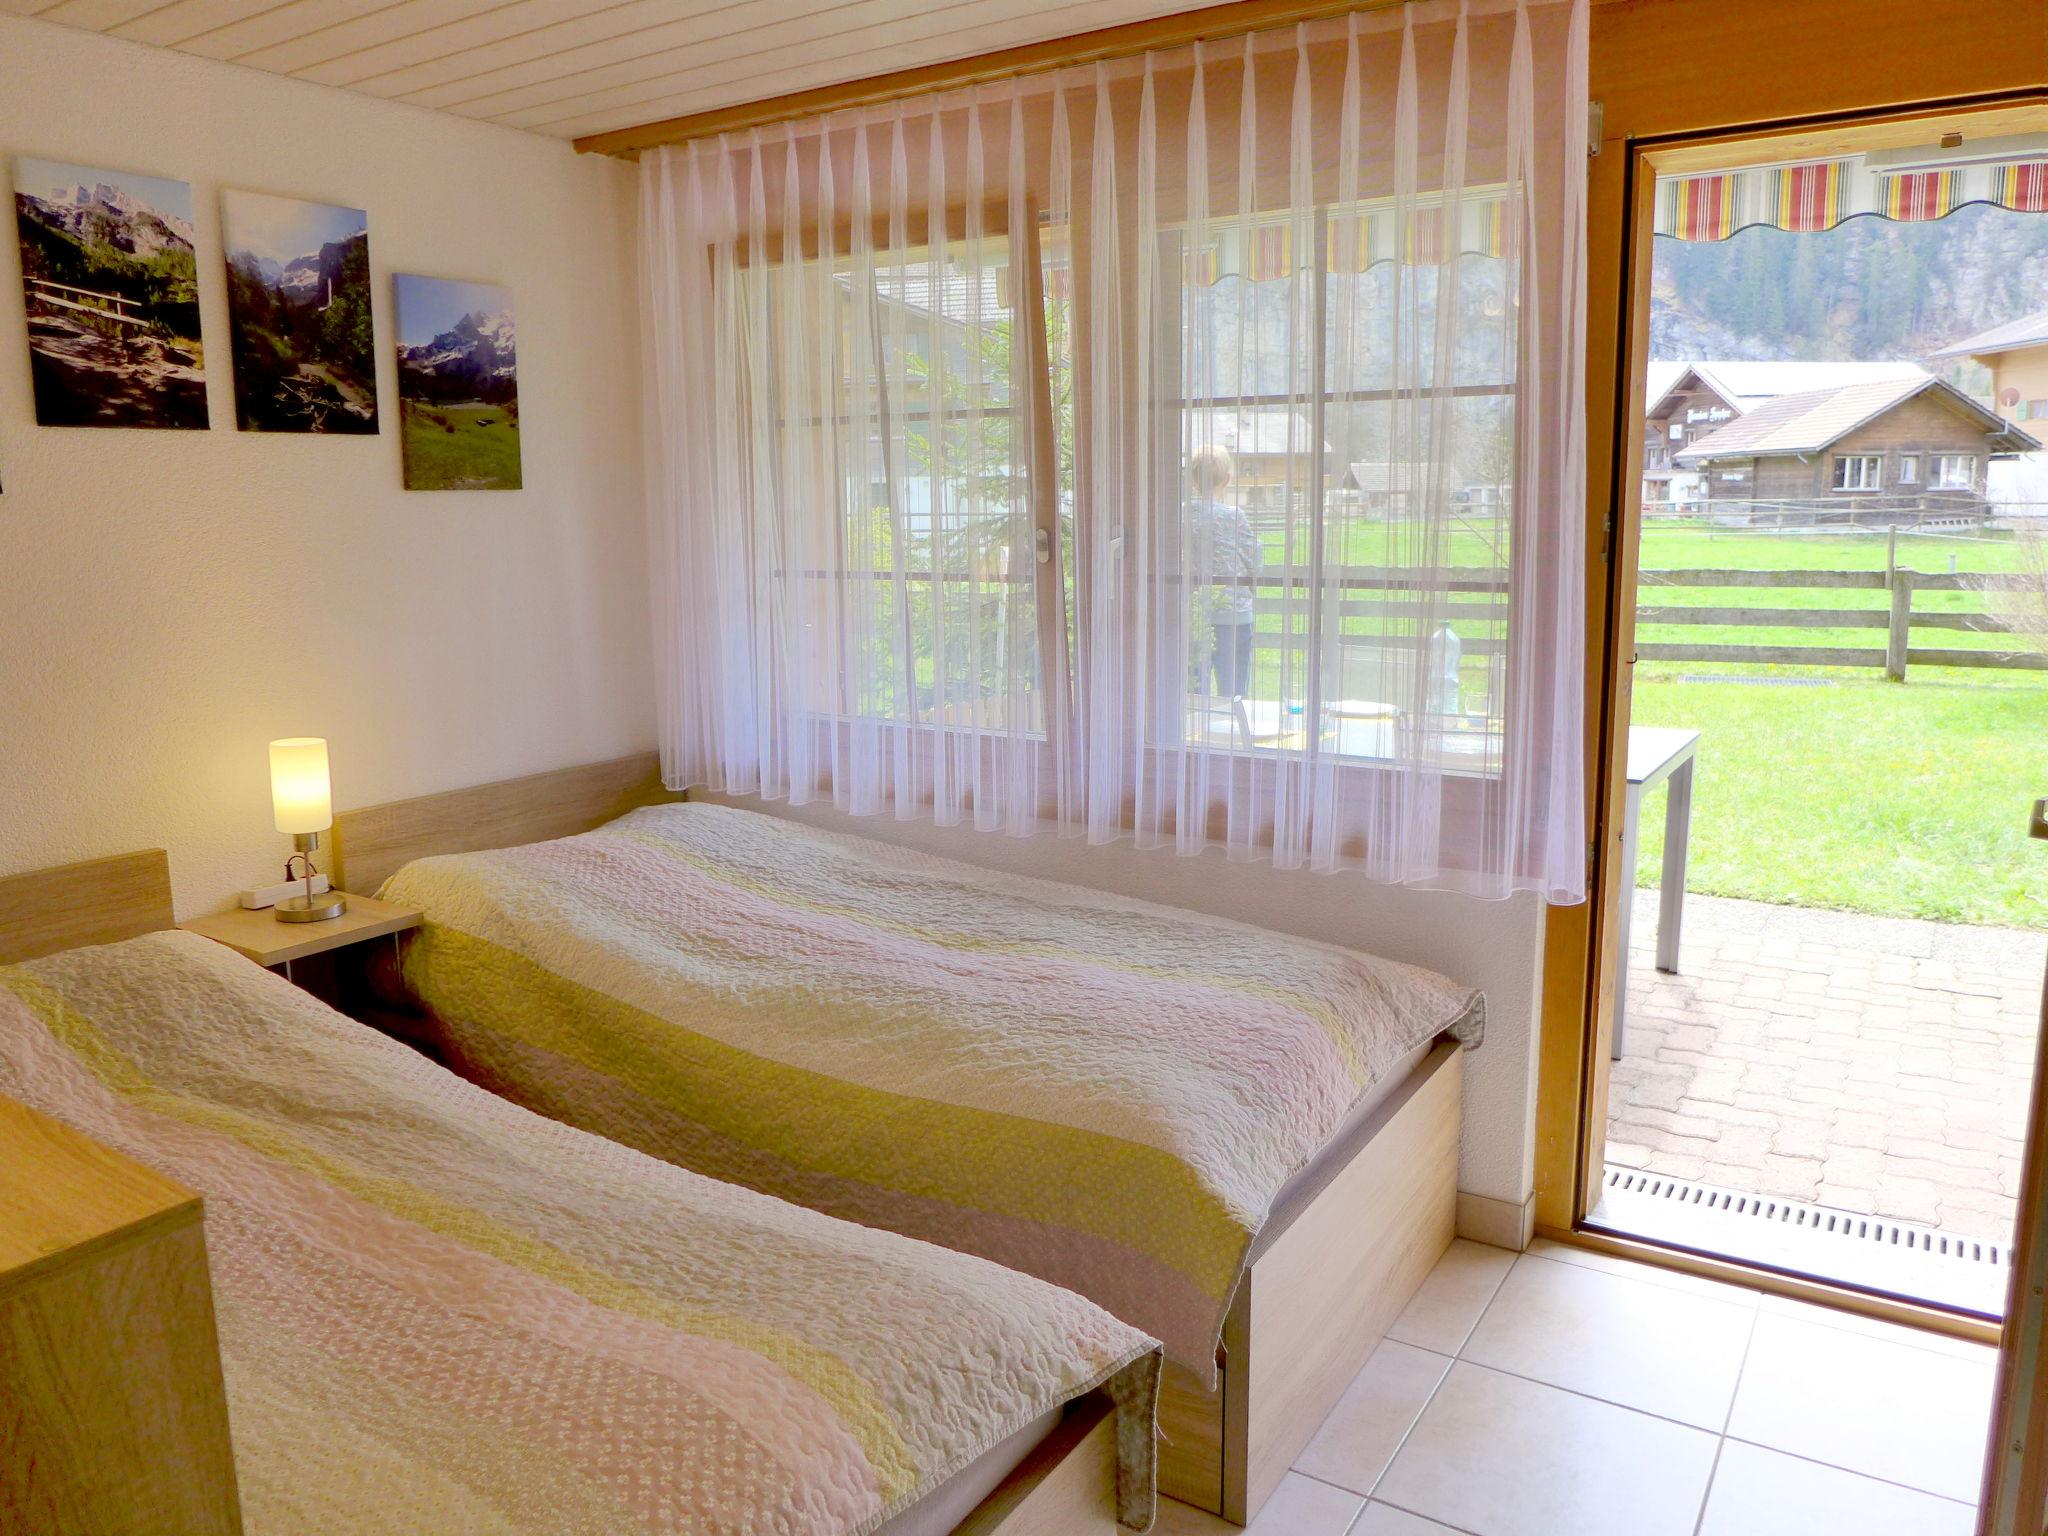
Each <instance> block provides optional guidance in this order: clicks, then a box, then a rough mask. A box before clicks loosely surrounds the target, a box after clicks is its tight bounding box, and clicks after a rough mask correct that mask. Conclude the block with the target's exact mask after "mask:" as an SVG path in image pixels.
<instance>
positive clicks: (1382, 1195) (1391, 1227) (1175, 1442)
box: [333, 753, 1462, 1525]
mask: <svg viewBox="0 0 2048 1536" xmlns="http://www.w3.org/2000/svg"><path fill="white" fill-rule="evenodd" d="M683 798H685V797H684V796H682V795H679V794H675V793H673V792H671V791H668V790H665V789H664V788H663V787H662V784H661V778H660V771H659V764H658V762H657V760H656V759H655V757H654V756H653V754H651V753H649V754H645V755H642V756H637V757H630V758H621V759H618V760H616V761H613V762H605V763H592V764H588V765H586V766H583V767H577V768H564V769H559V770H557V771H555V772H552V773H538V774H531V775H528V776H526V777H524V778H518V779H507V780H502V781H500V782H498V783H493V784H481V785H478V786H476V787H475V788H473V789H457V790H450V791H447V792H444V793H442V794H436V795H427V796H424V797H422V798H420V799H416V800H399V801H394V802H392V803H391V804H388V805H379V806H373V807H370V808H369V809H367V810H359V811H344V812H341V813H339V814H337V816H336V817H335V823H334V837H333V849H334V851H333V859H334V861H335V868H336V870H337V871H338V875H337V880H336V883H337V884H339V885H343V886H344V887H346V888H348V889H353V890H358V891H363V892H373V891H375V890H376V889H377V887H378V886H380V885H381V884H382V883H383V882H384V881H385V880H386V879H388V878H389V877H390V876H391V875H392V874H393V873H395V872H396V871H397V869H398V868H399V866H400V865H402V864H404V863H406V862H407V861H409V860H411V859H416V858H422V857H426V856H428V855H432V854H439V853H460V852H470V851H474V850H477V849H481V848H500V847H511V846H514V845H516V844H520V843H531V842H543V841H546V840H548V839H550V838H556V837H567V836H572V835H574V834H575V833H578V832H587V831H590V830H591V829H592V828H595V827H598V826H602V825H603V824H604V823H605V822H607V821H610V820H612V819H613V818H614V817H616V816H619V815H622V814H623V813H624V812H626V811H628V810H632V809H634V808H636V807H639V806H643V805H653V804H658V803H661V802H663V801H674V800H680V799H683ZM1461 1054H1462V1053H1461V1052H1460V1050H1459V1048H1458V1047H1457V1046H1456V1045H1454V1044H1452V1043H1450V1042H1448V1041H1445V1042H1442V1043H1440V1044H1439V1045H1438V1046H1437V1048H1436V1049H1434V1050H1433V1051H1432V1052H1431V1053H1430V1054H1429V1055H1428V1057H1427V1058H1426V1059H1425V1060H1424V1061H1423V1062H1422V1064H1421V1065H1420V1066H1418V1067H1417V1068H1416V1069H1415V1071H1414V1072H1413V1073H1412V1074H1411V1075H1410V1077H1409V1079H1408V1080H1407V1081H1406V1082H1405V1083H1403V1084H1401V1085H1400V1086H1399V1087H1398V1088H1396V1089H1395V1090H1394V1092H1393V1093H1392V1094H1390V1095H1389V1096H1388V1098H1387V1099H1386V1100H1385V1101H1384V1102H1383V1103H1382V1105H1381V1106H1380V1109H1379V1111H1378V1113H1377V1115H1376V1116H1375V1123H1374V1125H1373V1126H1372V1127H1371V1130H1370V1135H1369V1138H1368V1139H1365V1140H1364V1141H1363V1142H1362V1144H1361V1145H1360V1146H1359V1149H1358V1151H1357V1152H1356V1153H1355V1154H1354V1155H1353V1156H1352V1158H1351V1159H1350V1161H1349V1162H1348V1163H1346V1164H1345V1165H1344V1167H1343V1168H1342V1169H1340V1170H1339V1171H1338V1172H1337V1173H1336V1174H1335V1175H1334V1177H1332V1178H1331V1179H1330V1181H1329V1183H1328V1184H1327V1185H1326V1186H1325V1187H1324V1188H1323V1189H1322V1191H1321V1192H1320V1193H1319V1194H1317V1196H1316V1197H1315V1199H1314V1200H1313V1201H1312V1202H1311V1203H1310V1204H1309V1205H1307V1206H1306V1207H1304V1208H1303V1209H1302V1210H1301V1211H1300V1213H1299V1214H1298V1215H1297V1216H1296V1217H1295V1218H1294V1219H1293V1221H1292V1222H1291V1223H1290V1224H1289V1225H1288V1227H1287V1228H1286V1230H1285V1231H1283V1232H1281V1233H1280V1234H1279V1235H1278V1236H1277V1237H1269V1239H1268V1246H1267V1247H1266V1248H1265V1250H1264V1252H1263V1253H1261V1254H1260V1256H1259V1258H1258V1259H1257V1261H1256V1262H1255V1263H1254V1264H1253V1265H1252V1268H1251V1271H1250V1273H1249V1275H1248V1276H1247V1277H1246V1280H1245V1283H1244V1285H1243V1287H1242V1288H1241V1289H1240V1290H1239V1292H1238V1295H1237V1298H1236V1302H1235V1304H1234V1305H1233V1307H1232V1309H1231V1312H1230V1317H1229V1320H1228V1322H1227V1323H1226V1324H1225V1327H1224V1333H1223V1347H1222V1350H1221V1351H1220V1354H1219V1381H1218V1385H1217V1387H1216V1389H1215V1390H1214V1391H1211V1390H1210V1389H1208V1388H1207V1387H1206V1386H1205V1385H1204V1384H1203V1383H1202V1382H1201V1381H1200V1380H1198V1379H1197V1378H1196V1376H1195V1375H1194V1373H1193V1372H1191V1371H1188V1370H1185V1369H1183V1368H1182V1367H1180V1366H1177V1365H1174V1364H1171V1363H1169V1364H1168V1366H1167V1370H1166V1380H1165V1384H1164V1387H1163V1389H1162V1393H1161V1399H1160V1433H1161V1436H1162V1444H1161V1446H1160V1468H1159V1472H1160V1476H1159V1485H1160V1490H1161V1491H1162V1492H1163V1493H1165V1494H1167V1495H1168V1496H1169V1497H1172V1498H1175V1499H1178V1500H1180V1501H1181V1502H1183V1503H1186V1504H1192V1505H1194V1506H1195V1507H1197V1508H1199V1509H1205V1510H1208V1511H1209V1512H1211V1513H1212V1514H1217V1515H1221V1516H1222V1517H1223V1518H1225V1519H1227V1520H1231V1521H1234V1522H1236V1523H1237V1524H1239V1525H1243V1524H1245V1523H1247V1522H1248V1521H1249V1520H1250V1518H1251V1517H1252V1516H1253V1515H1254V1514H1256V1513H1257V1511H1258V1509H1259V1506H1260V1505H1261V1504H1263V1503H1264V1502H1265V1500H1266V1497H1267V1495H1269V1494H1270V1493H1271V1492H1272V1491H1273V1489H1274V1488H1275V1487H1276V1486H1277V1485H1278V1484H1279V1482H1280V1479H1281V1478H1282V1477H1283V1476H1284V1475H1285V1474H1286V1471H1287V1469H1288V1467H1289V1466H1290V1465H1291V1464H1292V1463H1293V1461H1294V1458H1295V1456H1296V1455H1297V1454H1299V1452H1300V1451H1301V1449H1302V1447H1303V1446H1305V1445H1306V1444H1307V1443H1308V1441H1309V1438H1310V1437H1311V1436H1312V1435H1313V1434H1314V1433H1315V1431H1316V1428H1317V1426H1318V1425H1320V1424H1321V1423H1322V1421H1323V1418H1324V1416H1325V1415H1326V1414H1328V1412H1329V1411H1330V1409H1331V1407H1332V1406H1334V1405H1335V1403H1336V1401H1337V1399H1338V1398H1339V1397H1340V1396H1341V1395H1342V1394H1343V1392H1344V1389H1345V1387H1346V1386H1348V1385H1349V1384H1350V1382H1351V1380H1352V1378H1353V1377H1354V1376H1356V1375H1357V1374H1358V1372H1359V1370H1360V1369H1361V1368H1362V1367H1363V1366H1364V1364H1365V1361H1366V1358H1367V1357H1368V1356H1369V1355H1371V1353H1372V1352H1373V1349H1374V1348H1375V1347H1376V1346H1377V1345H1378V1343H1379V1341H1380V1338H1381V1336H1382V1335H1383V1334H1385V1332H1386V1330H1387V1328H1388V1326H1389V1325H1390V1324H1391V1323H1392V1322H1393V1320H1394V1319H1395V1318H1396V1317H1398V1316H1399V1315H1400V1312H1401V1309H1402V1308H1403V1307H1405V1306H1406V1305H1407V1304H1408V1300H1409V1298H1410V1297H1412V1296H1413V1295H1414V1294H1415V1291H1416V1288H1417V1287H1418V1286H1420V1285H1421V1284H1422V1280H1423V1277H1424V1276H1426V1275H1427V1274H1428V1273H1429V1271H1430V1269H1431V1268H1432V1266H1434V1265H1435V1263H1436V1261H1437V1259H1438V1258H1439V1257H1440V1256H1441V1255H1442V1254H1443V1251H1444V1250H1445V1249H1446V1248H1447V1247H1449V1246H1450V1242H1451V1237H1452V1234H1453V1230H1454V1226H1455V1222H1456V1205H1457V1168H1458V1128H1459V1110H1460V1087H1461V1082H1462V1061H1461Z"/></svg>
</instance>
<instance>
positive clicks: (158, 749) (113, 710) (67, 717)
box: [0, 16, 1542, 1204]
mask: <svg viewBox="0 0 2048 1536" xmlns="http://www.w3.org/2000/svg"><path fill="white" fill-rule="evenodd" d="M0 82H4V83H0V154H5V155H9V156H11V155H14V154H27V155H33V156H43V157H49V158H54V159H65V160H74V161H78V162H80V163H83V164H86V165H97V166H105V167H107V168H109V169H115V170H128V171H140V172H146V173H149V174H154V175H161V176H170V177H176V178H180V179H183V180H188V181H190V182H191V183H192V184H193V192H194V197H195V212H196V214H197V221H196V222H197V225H198V244H199V250H198V256H199V269H200V275H201V296H200V297H201V309H202V316H203V322H204V329H205V338H206V342H207V346H208V349H209V367H208V375H209V378H208V388H209V394H210V401H211V406H212V412H213V420H214V423H215V425H214V428H213V430H212V431H209V432H142V431H104V430H85V429H58V428H39V427H37V426H35V425H34V408H33V404H32V401H31V398H30V393H29V368H28V357H27V349H26V346H25V344H24V342H23V339H22V338H23V332H22V313H21V286H20V281H19V271H18V268H17V256H16V253H15V246H14V242H13V241H12V240H11V239H0V478H4V483H5V487H6V494H5V495H4V496H0V872H11V871H14V870H20V869H29V868H35V867H39V866H41V865H45V864H51V863H56V862H59V861H62V860H67V859H75V858H85V857H89V856H92V855H95V854H102V853H111V852H116V851H120V850H124V849H129V848H136V847H143V846H149V845H159V844H160V845H163V846H166V847H168V848H169V849H170V850H171V862H172V872H173V876H174V879H175V881H176V884H177V896H178V908H179V912H180V915H181V916H184V915H190V914H191V913H193V912H197V911H201V910H205V909H208V908H210V907H214V906H217V905H220V904H222V903H223V902H225V901H226V900H227V899H229V897H230V894H231V893H232V891H233V890H234V889H235V888H236V887H238V886H241V885H244V884H249V883H253V882H255V881H257V880H259V879H271V878H274V877H275V876H274V871H275V868H276V866H277V864H278V862H279V861H280V860H281V859H282V857H283V855H284V853H285V851H286V842H285V840H284V839H283V838H281V837H279V836H278V835H277V834H276V833H275V832H273V831H272V830H271V826H270V814H269V795H268V787H267V780H266V767H265V756H264V743H265V742H267V741H268V740H269V739H270V738H272V737H275V736H284V735H297V734H318V735H324V736H327V737H329V738H330V739H331V741H332V743H333V752H334V772H335V794H336V800H337V803H339V804H342V805H345V806H346V805H367V804H373V803H375V802H377V801H381V800H387V799H392V798H395V797H399V796H404V795H412V794H420V793H424V792H426V791H429V790H434V789H442V788H448V787H452V786H455V785H461V784H473V783H478V782H481V781H484V780H488V779H496V778H504V777H507V776H509V775H512V774H517V773H524V772H531V771H534V770H538V769H542V768H549V767H556V766H561V765H564V764H569V763H579V762H589V761H594V760H597V759H600V758H606V757H613V756H618V755H621V754H623V753H626V752H631V751H635V750H639V749H642V748H644V747H647V746H649V745H651V744H652V741H653V739H654V730H653V720H652V711H653V681H652V669H651V665H650V660H649V657H650V651H651V647H650V644H649V639H648V633H647V627H648V621H647V596H646V584H645V578H644V572H643V564H644V562H643V560H642V551H643V548H644V534H643V527H642V514H641V510H640V507H641V498H640V477H639V468H638V466H639V444H638V439H637V422H638V404H637V395H636V392H635V381H636V366H635V359H636V353H635V347H636V336H637V328H636V327H635V326H634V324H633V323H632V311H633V305H634V298H633V281H632V260H633V248H634V242H633V225H632V220H633V209H632V176H631V173H630V172H629V171H628V170H627V169H626V168H625V167H623V166H620V165H618V164H616V163H613V162H610V161H604V160H597V159H593V158H588V157H586V158H580V159H579V158H578V157H576V156H575V155H574V154H573V153H572V152H571V151H570V150H569V149H568V148H567V147H566V146H565V145H561V144H558V143H555V142H553V141H549V140H544V139H540V138H536V137H531V136H527V135H521V134H516V133H510V132H506V131H502V130H498V129H493V128H489V127H486V126H482V125H479V124H473V123H467V122H463V121H460V120H458V119H455V118H452V117H448V116H444V115H441V114H436V113H430V112H423V111H417V110H414V109H411V108H406V107H400V106H393V105H388V104H384V103H379V102H373V101H370V100H368V99H366V98H362V97H357V96H351V95H348V94H346V93H343V92H340V91H333V90H328V89H324V88H322V87H318V86H308V85H301V84H298V83H295V82H290V81H284V80H279V79H276V78H274V77H272V76H269V75H264V74H260V73H257V72H254V71H248V70H240V69H236V68H233V67H231V66H227V65H220V64H213V63H209V62H207V61H204V60H198V59H192V58H188V57H186V56H183V55H180V54H174V53H170V52H168V51H164V50H158V49H153V48H147V47H143V46H141V45H137V44H128V43H122V42H117V41H113V40H110V39H106V38H101V37H98V36H92V35H87V34H84V33H79V32H72V31H68V30H66V29H63V28H60V27H56V26H51V25H46V24H42V23H37V22H32V21H21V20H16V19H12V18H8V17H5V16H0ZM223 186H230V187H246V188H250V189H253V190H259V191H269V192H278V193H285V194H291V195H296V196H302V197H307V198H313V199H320V200H326V201H332V202H340V203H346V204H349V205H350V206H353V207H359V208H364V209H367V210H368V211H369V215H370V254H371V262H372V266H373V269H374V273H375V278H376V285H377V286H376V296H377V303H378V313H377V329H378V373H379V386H380V398H381V405H382V410H383V425H384V431H383V434H382V435H381V436H379V437H375V438H346V437H327V438H322V437H274V436H261V435H256V434H248V433H241V432H238V431H236V430H235V428H234V401H233V395H232V388H231V384H230V378H229V370H228V362H227V327H226V318H227V317H226V310H225V280H224V278H223V276H222V273H221V270H220V245H219V236H220V229H219V218H218V191H219V189H220V188H221V187H223ZM398 271H406V272H426V273H431V274H435V275H440V276H453V277H469V278H477V279H483V280H488V281H493V282H500V283H504V284H507V285H508V286H510V287H511V288H512V289H513V290H514V294H515V299H516V302H517V305H518V320H519V332H520V336H519V342H520V353H521V357H520V381H519V382H520V421H521V432H522V435H523V437H524V439H525V442H524V450H525V479H526V489H525V490H524V491H521V492H513V493H502V492H495V493H494V492H469V493H408V492H406V491H404V490H402V489H400V482H399V449H398V441H397V436H396V432H395V427H394V418H395V378H394V374H395V363H394V360H393V358H392V356H391V352H390V348H391V345H392V331H391V323H392V316H391V312H390V302H389V301H390V274H391V273H393V272H398ZM294 613H297V614H298V615H300V616H299V617H296V618H294V617H292V615H293V614H294ZM760 808H762V809H768V810H774V811H778V812H780V813H782V814H790V815H796V816H798V817H800V818H801V819H803V820H807V821H811V822H814V823H817V824H821V825H835V826H844V827H849V828H850V829H851V830H854V831H858V832H861V833H863V834H865V835H868V836H871V837H886V838H890V839H893V840H896V841H899V842H903V843H906V844H910V845H912V846H916V847H922V848H925V849H928V850H931V851H933V852H939V853H945V854H949V855H951V856H953V857H956V858H962V859H967V860H970V861H974V862H978V863H982V864H988V865H995V866H999V867H1002V868H1007V869H1014V870H1018V871H1021V872H1024V873H1028V874H1034V875H1041V876H1046V877H1049V878H1054V879H1065V880H1075V881H1079V882H1082V883H1085V884H1089V885H1095V886H1100V887H1102V888H1105V889H1108V890H1114V891H1119V892H1123V893H1125V894H1128V895H1132V896H1138V897H1142V898H1145V899H1148V900H1154V901H1164V902H1171V903H1176V904H1179V905H1182V906H1187V907H1193V908H1197V909H1201V910H1206V911H1211V912H1216V913H1220V914H1223V915H1225V916H1229V917H1234V918H1239V919H1242V920H1245V921H1250V922H1255V923H1260V924H1263V925H1265V926H1268V927H1272V928H1276V929H1280V930H1282V931H1285V932H1290V933H1298V934H1303V935H1306V936H1309V937H1313V938H1318V939H1323V940H1327V941H1330V942H1334V943H1339V944H1346V945H1351V946H1355V947H1357V948H1360V949H1366V950H1371V951H1374V952H1376V953H1379V954H1383V955H1387V956H1390V957H1392V958H1394V959H1397V960H1406V961H1411V962H1413V963H1416V964H1420V965H1427V966H1430V967H1432V968H1434V969H1436V970H1440V971H1443V972H1445V973H1447V974H1449V975H1452V976H1455V977H1457V978H1459V979H1460V980H1463V981H1467V982H1469V983H1471V984H1473V985H1475V986H1479V987H1482V988H1484V989H1485V991H1486V994H1487V1038H1486V1043H1485V1045H1484V1047H1483V1048H1482V1049H1481V1050H1480V1051H1479V1052H1477V1053H1476V1054H1475V1055H1474V1056H1473V1057H1472V1058H1471V1060H1470V1062H1469V1063H1468V1075H1467V1087H1466V1095H1465V1131H1464V1149H1463V1157H1462V1161H1461V1168H1460V1175H1459V1185H1460V1188H1461V1189H1463V1190H1465V1191H1467V1192H1469V1193H1472V1194H1476V1195H1481V1196H1485V1197H1488V1198H1490V1199H1493V1200H1498V1201H1503V1202H1508V1203H1510V1204H1519V1203H1520V1202H1522V1200H1523V1199H1524V1198H1525V1196H1526V1195H1527V1193H1528V1190H1529V1185H1530V1155H1531V1154H1530V1148H1531V1136H1532V1103H1533V1084H1534V1042H1533V1035H1534V1020H1535V1017H1536V1003H1537V991H1538V977H1539V973H1540V944H1541V935H1542V919H1541V909H1540V907H1539V906H1538V904H1537V903H1536V902H1535V901H1533V900H1531V899H1526V898H1525V899H1519V900H1515V901H1510V902H1479V901H1473V900H1470V899H1467V898H1463V897H1458V896H1452V895H1443V894H1434V893H1417V892H1410V891H1399V890H1388V889H1385V888H1382V887H1378V886H1374V885H1372V884H1370V883H1369V882H1367V881H1365V880H1363V879H1362V878H1360V877H1358V876H1356V875H1353V874H1340V875H1332V876H1321V875H1311V874H1305V873H1281V872H1277V871H1274V870H1272V869H1269V868H1264V867H1261V866H1257V865H1249V864H1232V863H1230V862H1228V861H1226V860H1225V859H1223V858H1222V857H1220V856H1214V855H1212V856H1206V857H1203V858H1200V859H1181V858H1177V857H1175V856H1174V855H1172V854H1170V853H1141V852H1139V851H1137V850H1136V849H1135V848H1133V847H1131V846H1130V845H1129V844H1119V845H1116V846H1114V847H1109V848H1089V847H1087V846H1085V845H1083V844H1081V843H1079V842H1072V841H1059V840H1055V839H1051V838H1035V839H1030V840H1027V841H1016V840H1012V839H1008V838H1003V837H997V836H990V835H986V834H980V833H975V832H972V831H967V830H960V829H952V830H946V829H940V828H935V827H932V826H929V825H903V824H899V823H896V822H894V821H889V820H885V819H881V818H863V819H861V820H858V821H851V822H849V821H848V820H847V819H845V818H841V817H837V816H835V815H834V813H832V812H831V811H830V810H829V809H823V810H821V809H818V808H815V807H814V808H810V809H807V810H805V811H802V812H791V811H790V810H789V809H788V808H787V807H782V806H763V807H760Z"/></svg>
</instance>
